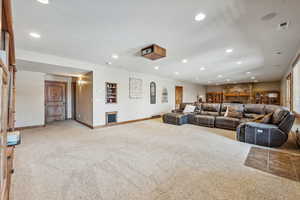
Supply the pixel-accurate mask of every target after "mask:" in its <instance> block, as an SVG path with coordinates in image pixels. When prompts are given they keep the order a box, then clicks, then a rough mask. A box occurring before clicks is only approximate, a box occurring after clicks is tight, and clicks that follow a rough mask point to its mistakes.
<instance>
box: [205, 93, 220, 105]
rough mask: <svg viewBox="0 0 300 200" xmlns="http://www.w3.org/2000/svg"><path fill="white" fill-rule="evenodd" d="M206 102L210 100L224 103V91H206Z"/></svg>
mask: <svg viewBox="0 0 300 200" xmlns="http://www.w3.org/2000/svg"><path fill="white" fill-rule="evenodd" d="M206 102H208V103H223V92H208V93H206Z"/></svg>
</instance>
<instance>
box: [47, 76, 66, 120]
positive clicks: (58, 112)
mask: <svg viewBox="0 0 300 200" xmlns="http://www.w3.org/2000/svg"><path fill="white" fill-rule="evenodd" d="M66 119H67V83H66V82H59V81H45V121H46V123H50V122H53V121H61V120H66Z"/></svg>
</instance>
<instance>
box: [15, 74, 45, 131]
mask: <svg viewBox="0 0 300 200" xmlns="http://www.w3.org/2000/svg"><path fill="white" fill-rule="evenodd" d="M44 76H45V74H44V73H39V72H28V71H18V72H17V79H16V124H15V126H16V127H17V128H18V127H29V126H41V125H44V124H45V106H44V104H45V101H44V99H45V95H44V87H45V79H44Z"/></svg>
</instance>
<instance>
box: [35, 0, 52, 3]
mask: <svg viewBox="0 0 300 200" xmlns="http://www.w3.org/2000/svg"><path fill="white" fill-rule="evenodd" d="M37 1H38V2H40V3H42V4H49V0H37Z"/></svg>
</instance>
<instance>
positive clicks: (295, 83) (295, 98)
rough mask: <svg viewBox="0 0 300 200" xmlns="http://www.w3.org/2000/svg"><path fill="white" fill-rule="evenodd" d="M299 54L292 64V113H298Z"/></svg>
mask: <svg viewBox="0 0 300 200" xmlns="http://www.w3.org/2000/svg"><path fill="white" fill-rule="evenodd" d="M299 58H300V54H299V55H298V57H297V59H296V61H295V62H294V64H293V66H294V68H293V76H292V82H293V90H292V95H291V96H292V97H293V104H292V105H293V111H295V112H296V113H298V114H299V113H300V87H299V86H300V62H299V60H300V59H299Z"/></svg>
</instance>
